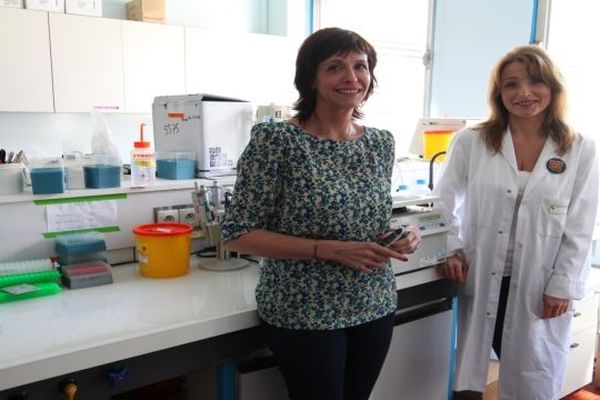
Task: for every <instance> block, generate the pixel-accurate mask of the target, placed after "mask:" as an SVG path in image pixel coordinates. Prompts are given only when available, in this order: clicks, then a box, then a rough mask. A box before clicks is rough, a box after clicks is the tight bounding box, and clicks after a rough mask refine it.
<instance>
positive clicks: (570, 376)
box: [560, 327, 596, 398]
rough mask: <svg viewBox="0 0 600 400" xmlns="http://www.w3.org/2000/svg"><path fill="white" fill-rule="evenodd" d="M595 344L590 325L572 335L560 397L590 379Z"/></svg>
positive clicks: (593, 330)
mask: <svg viewBox="0 0 600 400" xmlns="http://www.w3.org/2000/svg"><path fill="white" fill-rule="evenodd" d="M595 344H596V328H595V327H590V328H588V329H585V330H583V331H581V332H579V333H577V334H574V335H573V337H572V339H571V345H570V347H571V349H570V354H569V360H568V362H567V372H566V375H565V381H564V384H563V390H562V393H561V396H560V397H561V398H562V397H564V396H566V395H568V394H569V393H572V392H574V391H576V390H577V389H579V388H581V387H583V386H585V385H587V384H588V383H590V382H591V381H592V375H593V371H594V353H595V352H594V346H595Z"/></svg>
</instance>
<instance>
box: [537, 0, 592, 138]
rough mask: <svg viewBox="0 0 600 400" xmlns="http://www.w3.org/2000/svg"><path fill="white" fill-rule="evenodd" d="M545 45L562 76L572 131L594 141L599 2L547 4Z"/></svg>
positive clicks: (563, 0)
mask: <svg viewBox="0 0 600 400" xmlns="http://www.w3.org/2000/svg"><path fill="white" fill-rule="evenodd" d="M549 11H550V12H549V18H548V25H547V35H546V37H545V40H544V42H545V44H546V48H547V50H548V52H549V53H550V54H551V55H552V58H553V59H554V60H555V61H556V63H557V64H558V66H559V68H560V70H561V72H562V73H563V75H564V76H565V81H566V86H567V90H568V95H569V104H570V119H571V122H572V123H573V125H574V127H575V128H576V129H577V130H578V131H580V132H582V133H584V134H586V135H588V136H590V137H594V139H595V140H596V143H597V144H598V145H600V133H599V132H598V119H597V117H596V114H597V113H598V95H599V93H600V74H598V65H600V55H599V54H598V52H597V51H596V50H594V47H593V46H594V43H595V42H596V40H595V38H598V37H600V25H598V15H600V2H598V1H597V0H550V3H549Z"/></svg>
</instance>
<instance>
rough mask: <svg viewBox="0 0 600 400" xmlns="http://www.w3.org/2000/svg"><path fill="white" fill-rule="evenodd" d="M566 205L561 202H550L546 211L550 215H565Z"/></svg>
mask: <svg viewBox="0 0 600 400" xmlns="http://www.w3.org/2000/svg"><path fill="white" fill-rule="evenodd" d="M567 209H568V206H566V205H562V204H550V206H549V207H548V212H549V213H550V214H551V215H566V214H567Z"/></svg>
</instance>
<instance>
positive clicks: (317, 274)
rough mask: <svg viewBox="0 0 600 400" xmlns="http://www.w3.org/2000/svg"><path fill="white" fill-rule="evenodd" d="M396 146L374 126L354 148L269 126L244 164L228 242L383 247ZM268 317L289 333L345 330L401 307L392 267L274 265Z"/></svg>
mask: <svg viewBox="0 0 600 400" xmlns="http://www.w3.org/2000/svg"><path fill="white" fill-rule="evenodd" d="M393 161H394V139H393V136H392V135H391V133H390V132H388V131H384V130H378V129H374V128H366V130H365V132H364V134H363V136H361V137H360V138H357V139H356V140H352V141H334V140H328V139H320V138H317V137H315V136H312V135H310V134H309V133H308V132H306V131H304V130H302V129H300V128H298V127H297V126H295V125H294V124H292V123H290V122H287V121H286V122H278V123H261V124H257V125H255V126H254V127H253V129H252V137H251V139H250V142H249V144H248V146H247V147H246V149H245V150H244V152H243V154H242V156H241V157H240V160H239V163H238V177H237V181H236V185H235V192H234V196H233V199H232V202H231V206H230V207H229V209H228V210H227V212H226V215H225V218H224V221H223V224H222V232H223V240H224V241H227V240H231V239H234V238H237V237H239V236H240V235H243V234H244V233H247V232H250V231H252V230H254V229H263V230H268V231H272V232H278V233H282V234H286V235H293V236H298V237H304V238H311V239H335V240H352V241H375V240H376V239H377V238H378V237H379V236H381V235H382V234H383V233H384V232H386V231H387V229H388V224H389V219H390V215H391V210H392V200H391V191H390V180H391V174H392V167H393ZM256 301H257V304H258V314H259V316H260V317H261V318H262V319H263V320H264V321H266V322H267V323H269V324H271V325H275V326H278V327H283V328H288V329H319V330H327V329H338V328H344V327H349V326H354V325H359V324H362V323H365V322H368V321H372V320H374V319H377V318H380V317H383V316H385V315H388V314H390V313H392V312H393V311H394V310H395V309H396V284H395V280H394V275H393V272H392V269H391V266H390V265H389V262H388V265H387V266H386V268H383V269H376V270H373V271H372V272H371V273H369V274H365V273H361V272H358V271H356V270H354V269H352V268H350V267H347V266H344V265H342V264H339V263H335V262H329V261H316V260H312V261H311V260H286V259H271V258H266V259H265V260H264V265H263V267H262V268H261V271H260V278H259V282H258V287H257V288H256Z"/></svg>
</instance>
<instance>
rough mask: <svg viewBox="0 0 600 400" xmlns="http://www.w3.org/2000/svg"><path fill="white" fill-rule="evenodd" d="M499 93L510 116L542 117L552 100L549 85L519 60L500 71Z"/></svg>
mask: <svg viewBox="0 0 600 400" xmlns="http://www.w3.org/2000/svg"><path fill="white" fill-rule="evenodd" d="M500 95H501V97H502V103H503V104H504V107H506V109H507V110H508V113H509V116H510V118H544V115H545V112H546V110H547V109H548V106H549V105H550V102H551V101H552V90H551V89H550V86H548V84H546V83H545V82H544V81H543V80H542V78H541V77H540V76H534V75H531V74H530V73H529V72H528V71H527V66H526V65H525V64H524V63H522V62H520V61H514V62H512V63H510V64H508V65H507V66H506V67H505V68H504V70H503V71H502V73H501V75H500Z"/></svg>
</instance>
